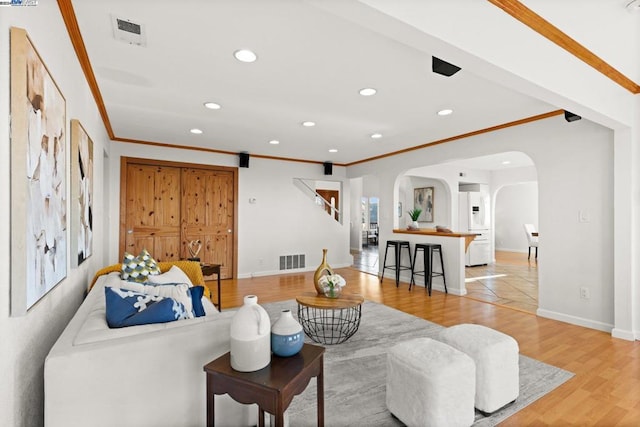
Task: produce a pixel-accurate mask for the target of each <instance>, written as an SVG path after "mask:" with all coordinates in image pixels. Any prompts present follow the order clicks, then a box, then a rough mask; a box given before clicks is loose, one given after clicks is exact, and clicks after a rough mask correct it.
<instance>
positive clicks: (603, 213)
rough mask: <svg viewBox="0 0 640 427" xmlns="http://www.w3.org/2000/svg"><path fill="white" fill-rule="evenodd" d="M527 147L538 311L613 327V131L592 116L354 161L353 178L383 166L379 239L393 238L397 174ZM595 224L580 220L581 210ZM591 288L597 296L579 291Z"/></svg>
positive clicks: (547, 121) (554, 119) (558, 119)
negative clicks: (534, 210)
mask: <svg viewBox="0 0 640 427" xmlns="http://www.w3.org/2000/svg"><path fill="white" fill-rule="evenodd" d="M514 150H515V151H521V152H523V153H525V154H527V155H528V156H529V157H531V159H532V160H533V162H534V164H535V166H536V169H537V174H538V188H539V228H540V230H541V232H543V234H541V236H540V246H541V247H544V248H545V249H544V251H541V252H540V255H539V257H538V263H539V287H540V291H539V296H540V303H539V307H540V309H539V313H540V314H541V315H544V316H547V317H554V318H559V319H561V320H565V321H569V322H571V323H576V324H581V325H585V326H589V327H593V328H598V329H602V330H607V331H610V330H611V329H612V327H613V321H614V307H613V294H614V292H613V280H614V278H613V237H612V233H613V204H612V203H613V132H612V131H611V130H609V129H607V128H604V127H601V126H599V125H596V124H594V123H592V122H589V121H587V120H585V119H583V120H580V121H578V122H574V123H567V122H566V121H565V120H564V118H563V117H552V118H549V119H545V120H542V121H537V122H533V123H529V124H526V125H521V126H518V127H512V128H508V129H503V130H500V131H497V132H491V133H486V134H482V135H478V136H474V137H471V138H466V139H461V140H458V141H455V142H450V143H447V144H441V145H437V146H433V147H429V148H427V149H423V150H417V151H412V152H410V153H406V154H402V155H398V156H394V157H388V158H384V159H379V160H375V161H371V162H367V163H362V164H358V165H354V166H352V167H350V168H349V171H348V172H349V175H350V176H353V177H356V176H360V175H361V174H367V173H371V171H373V170H375V171H378V176H379V181H380V193H379V196H380V199H381V201H380V205H381V212H380V241H381V242H384V241H385V240H388V239H390V238H393V237H394V236H393V234H392V233H391V229H392V226H393V216H394V215H395V213H396V212H395V208H393V207H392V206H391V204H390V203H389V202H388V201H389V200H393V198H394V194H395V192H394V190H396V189H395V188H394V186H395V181H396V178H397V177H398V176H400V175H404V174H406V173H407V171H408V170H409V169H413V168H417V167H424V166H428V165H435V164H440V163H446V162H450V161H451V160H454V159H458V158H461V157H464V158H473V157H479V156H483V155H488V154H495V153H500V152H504V151H514ZM579 210H582V211H585V212H587V213H588V214H589V216H590V221H589V222H586V223H579V222H578V217H577V212H578V211H579ZM581 286H585V287H588V288H589V289H590V291H591V295H592V298H591V299H590V300H581V299H580V292H579V288H580V287H581Z"/></svg>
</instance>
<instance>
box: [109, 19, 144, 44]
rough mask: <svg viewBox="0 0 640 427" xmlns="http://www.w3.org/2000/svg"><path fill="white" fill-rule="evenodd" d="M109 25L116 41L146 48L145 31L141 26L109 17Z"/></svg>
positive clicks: (127, 20)
mask: <svg viewBox="0 0 640 427" xmlns="http://www.w3.org/2000/svg"><path fill="white" fill-rule="evenodd" d="M111 24H112V26H113V37H114V38H115V39H116V40H120V41H123V42H125V43H129V44H135V45H137V46H146V45H147V39H146V31H145V29H144V26H143V25H142V24H138V23H135V22H133V21H131V20H129V19H124V18H118V17H117V16H111Z"/></svg>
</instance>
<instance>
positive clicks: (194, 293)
mask: <svg viewBox="0 0 640 427" xmlns="http://www.w3.org/2000/svg"><path fill="white" fill-rule="evenodd" d="M189 293H190V294H191V302H192V303H193V315H194V316H196V317H202V316H204V315H205V314H206V313H205V311H204V306H203V305H202V296H203V295H204V286H194V287H192V288H189Z"/></svg>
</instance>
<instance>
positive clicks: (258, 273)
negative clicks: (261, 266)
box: [237, 264, 351, 279]
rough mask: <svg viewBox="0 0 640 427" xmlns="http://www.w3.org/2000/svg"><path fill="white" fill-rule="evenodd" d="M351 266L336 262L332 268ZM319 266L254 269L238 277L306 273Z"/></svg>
mask: <svg viewBox="0 0 640 427" xmlns="http://www.w3.org/2000/svg"><path fill="white" fill-rule="evenodd" d="M346 267H351V264H336V265H332V266H331V268H332V269H334V270H335V269H338V268H346ZM317 268H318V267H314V266H310V267H305V268H293V269H290V270H267V271H253V272H251V273H242V274H238V277H237V278H238V279H251V278H252V277H264V276H275V275H278V274H293V273H305V272H308V271H316V269H317Z"/></svg>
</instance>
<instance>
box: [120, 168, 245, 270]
mask: <svg viewBox="0 0 640 427" xmlns="http://www.w3.org/2000/svg"><path fill="white" fill-rule="evenodd" d="M121 164H122V166H121V168H122V169H121V184H120V191H121V194H120V205H121V206H120V257H122V256H123V254H124V252H125V251H127V252H129V253H132V254H138V253H140V251H142V249H147V250H148V251H149V252H150V253H151V254H152V256H153V257H154V258H156V259H157V260H158V261H169V260H177V259H186V258H189V257H190V256H191V255H190V253H189V250H188V244H189V242H190V241H192V240H200V241H201V242H202V250H201V252H200V253H199V254H198V256H199V257H200V259H201V261H202V262H207V263H212V264H213V263H215V264H220V265H221V278H223V279H224V278H232V277H234V274H235V273H236V268H237V266H236V261H235V257H236V245H237V238H236V224H235V222H236V220H237V208H236V206H235V203H236V200H235V199H236V197H237V168H227V167H221V166H207V165H192V164H184V163H176V162H167V161H160V160H149V159H132V158H124V157H123V158H122V163H121Z"/></svg>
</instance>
